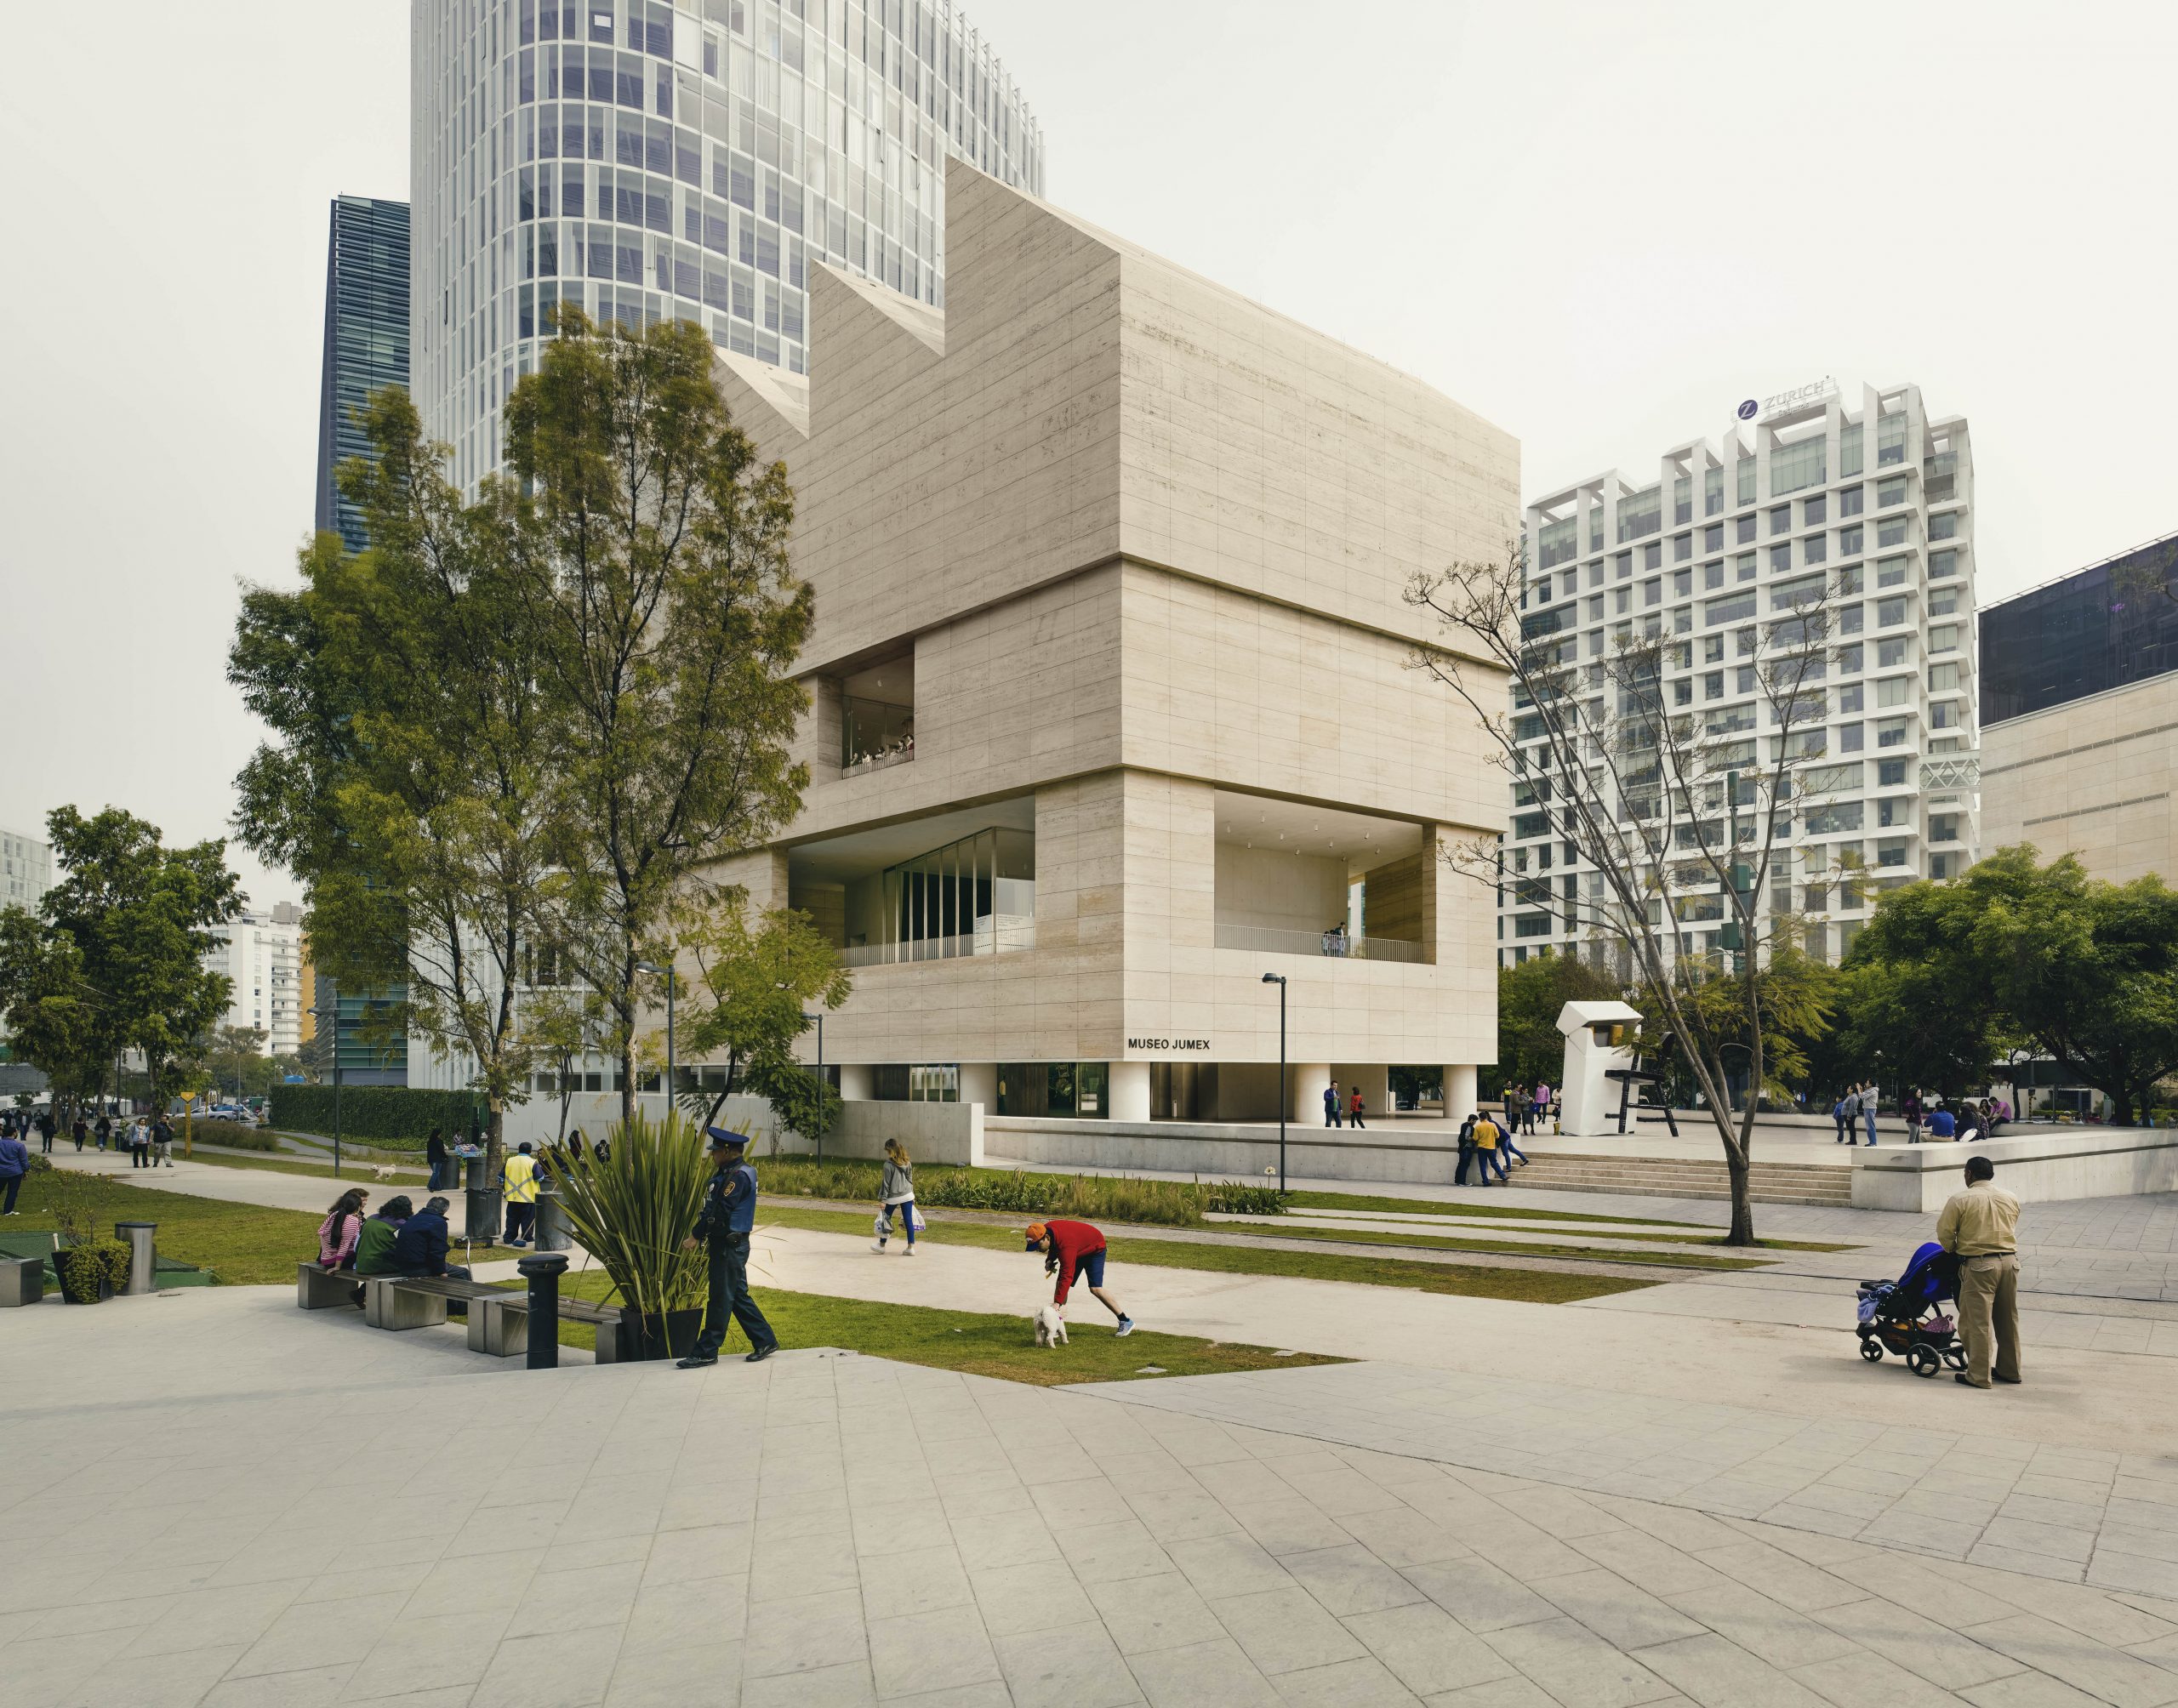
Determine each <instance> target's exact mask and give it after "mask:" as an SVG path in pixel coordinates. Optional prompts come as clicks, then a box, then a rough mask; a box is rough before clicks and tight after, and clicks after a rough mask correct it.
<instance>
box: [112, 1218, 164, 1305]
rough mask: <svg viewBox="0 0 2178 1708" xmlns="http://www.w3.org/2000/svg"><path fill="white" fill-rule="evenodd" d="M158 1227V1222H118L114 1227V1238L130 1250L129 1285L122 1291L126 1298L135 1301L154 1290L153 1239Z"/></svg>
mask: <svg viewBox="0 0 2178 1708" xmlns="http://www.w3.org/2000/svg"><path fill="white" fill-rule="evenodd" d="M158 1227H159V1225H158V1223H157V1222H156V1221H117V1222H115V1223H114V1225H113V1237H114V1238H116V1239H118V1240H119V1241H121V1242H122V1244H124V1245H126V1246H127V1247H128V1285H127V1286H126V1287H124V1288H123V1289H122V1290H121V1291H122V1296H123V1297H124V1298H129V1299H134V1298H136V1297H138V1296H140V1295H144V1294H148V1293H150V1292H151V1291H153V1290H154V1286H153V1283H152V1280H151V1237H152V1235H154V1234H155V1233H157V1232H158Z"/></svg>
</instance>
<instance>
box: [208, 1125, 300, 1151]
mask: <svg viewBox="0 0 2178 1708" xmlns="http://www.w3.org/2000/svg"><path fill="white" fill-rule="evenodd" d="M190 1137H191V1141H192V1142H197V1143H202V1144H207V1145H225V1147H227V1148H228V1149H229V1150H234V1151H277V1150H278V1149H279V1148H280V1141H279V1140H278V1139H277V1137H275V1136H273V1135H272V1134H271V1133H268V1132H266V1131H265V1130H264V1129H262V1128H261V1127H245V1126H242V1124H239V1123H238V1122H235V1121H212V1120H203V1121H192V1122H191V1124H190Z"/></svg>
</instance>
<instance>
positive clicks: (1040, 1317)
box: [1036, 1305, 1066, 1346]
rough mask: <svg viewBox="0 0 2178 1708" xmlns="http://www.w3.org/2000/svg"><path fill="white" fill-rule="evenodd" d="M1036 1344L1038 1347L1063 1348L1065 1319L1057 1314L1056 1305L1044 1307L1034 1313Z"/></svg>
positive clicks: (1064, 1342)
mask: <svg viewBox="0 0 2178 1708" xmlns="http://www.w3.org/2000/svg"><path fill="white" fill-rule="evenodd" d="M1036 1344H1037V1345H1038V1346H1064V1345H1065V1344H1066V1318H1063V1317H1062V1316H1060V1315H1059V1313H1058V1306H1056V1305H1045V1306H1042V1307H1040V1308H1039V1309H1038V1310H1037V1312H1036Z"/></svg>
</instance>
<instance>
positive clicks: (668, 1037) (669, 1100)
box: [636, 961, 676, 1119]
mask: <svg viewBox="0 0 2178 1708" xmlns="http://www.w3.org/2000/svg"><path fill="white" fill-rule="evenodd" d="M636 971H637V972H648V973H658V974H661V975H663V976H664V979H665V1113H666V1115H667V1117H668V1119H670V1118H671V1116H672V1113H673V988H674V984H675V982H676V981H675V974H674V971H673V969H672V967H671V966H670V965H667V966H660V965H659V964H658V963H657V962H656V961H637V962H636Z"/></svg>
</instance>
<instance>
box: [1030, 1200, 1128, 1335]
mask: <svg viewBox="0 0 2178 1708" xmlns="http://www.w3.org/2000/svg"><path fill="white" fill-rule="evenodd" d="M1028 1249H1029V1250H1031V1251H1041V1252H1042V1253H1043V1254H1044V1272H1045V1273H1046V1275H1053V1274H1055V1275H1057V1276H1058V1291H1057V1292H1055V1293H1053V1294H1052V1304H1054V1305H1063V1304H1064V1303H1066V1295H1067V1294H1068V1292H1069V1290H1071V1289H1072V1287H1073V1285H1074V1281H1075V1277H1076V1276H1077V1275H1078V1276H1080V1278H1081V1284H1082V1285H1083V1286H1085V1287H1086V1288H1087V1289H1088V1290H1090V1291H1091V1292H1092V1293H1093V1294H1095V1295H1096V1296H1097V1302H1098V1304H1100V1305H1102V1306H1103V1307H1104V1308H1105V1309H1106V1310H1107V1311H1109V1312H1111V1313H1112V1314H1113V1315H1114V1316H1115V1317H1117V1318H1119V1319H1120V1325H1119V1328H1118V1329H1117V1331H1116V1332H1118V1333H1119V1334H1121V1335H1131V1334H1132V1333H1133V1332H1134V1318H1132V1317H1130V1316H1128V1315H1127V1313H1126V1312H1124V1311H1122V1310H1121V1309H1120V1305H1119V1301H1118V1300H1116V1299H1115V1298H1113V1297H1112V1295H1110V1294H1109V1293H1107V1292H1106V1291H1105V1290H1104V1236H1103V1233H1101V1232H1099V1231H1098V1229H1096V1228H1094V1227H1091V1226H1090V1225H1089V1224H1088V1223H1087V1222H1086V1221H1032V1222H1030V1223H1029V1245H1028Z"/></svg>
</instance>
